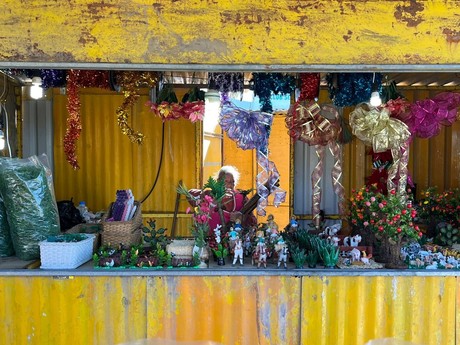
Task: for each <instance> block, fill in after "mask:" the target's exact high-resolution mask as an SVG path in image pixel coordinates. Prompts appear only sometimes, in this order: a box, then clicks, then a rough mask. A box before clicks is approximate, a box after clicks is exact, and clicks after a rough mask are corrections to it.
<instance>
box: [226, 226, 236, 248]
mask: <svg viewBox="0 0 460 345" xmlns="http://www.w3.org/2000/svg"><path fill="white" fill-rule="evenodd" d="M237 239H238V233H237V232H236V231H235V229H233V227H231V228H230V232H229V233H228V240H229V246H230V249H231V250H232V251H233V248H235V243H236V240H237Z"/></svg>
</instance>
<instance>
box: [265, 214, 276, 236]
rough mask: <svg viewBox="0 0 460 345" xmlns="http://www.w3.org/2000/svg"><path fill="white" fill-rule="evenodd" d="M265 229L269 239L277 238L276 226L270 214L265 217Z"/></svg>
mask: <svg viewBox="0 0 460 345" xmlns="http://www.w3.org/2000/svg"><path fill="white" fill-rule="evenodd" d="M267 228H268V229H267V230H268V231H269V233H270V237H272V238H273V237H278V224H276V222H275V217H274V216H273V215H272V214H269V215H268V217H267Z"/></svg>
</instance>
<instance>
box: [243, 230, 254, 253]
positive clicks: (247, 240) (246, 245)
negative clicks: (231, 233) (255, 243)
mask: <svg viewBox="0 0 460 345" xmlns="http://www.w3.org/2000/svg"><path fill="white" fill-rule="evenodd" d="M251 247H252V243H251V234H250V233H247V234H246V235H245V236H244V242H243V249H244V255H246V256H249V253H251Z"/></svg>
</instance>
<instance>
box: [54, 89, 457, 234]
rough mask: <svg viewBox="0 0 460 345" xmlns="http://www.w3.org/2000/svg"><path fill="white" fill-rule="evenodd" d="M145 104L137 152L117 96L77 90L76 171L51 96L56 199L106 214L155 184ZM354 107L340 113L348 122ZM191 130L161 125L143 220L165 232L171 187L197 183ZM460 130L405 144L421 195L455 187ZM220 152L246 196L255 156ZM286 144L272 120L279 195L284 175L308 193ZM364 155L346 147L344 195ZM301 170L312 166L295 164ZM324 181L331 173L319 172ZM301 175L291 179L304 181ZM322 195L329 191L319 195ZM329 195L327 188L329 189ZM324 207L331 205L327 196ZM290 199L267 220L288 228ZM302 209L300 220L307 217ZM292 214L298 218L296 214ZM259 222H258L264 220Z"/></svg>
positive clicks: (365, 165) (424, 93)
mask: <svg viewBox="0 0 460 345" xmlns="http://www.w3.org/2000/svg"><path fill="white" fill-rule="evenodd" d="M438 92H440V90H439V89H436V90H431V91H429V90H418V89H405V90H403V93H404V95H405V96H406V97H407V98H408V99H409V100H411V101H416V100H420V99H425V98H429V97H433V96H434V95H435V94H436V93H438ZM147 100H148V97H147V93H146V92H145V94H143V95H142V97H141V99H140V100H139V101H138V102H137V103H136V104H135V106H134V107H133V109H132V114H133V115H132V116H131V117H130V123H131V124H132V126H133V128H135V129H138V130H140V131H142V132H143V133H144V134H145V135H146V138H145V142H144V143H143V144H142V145H140V146H138V145H136V144H132V143H131V142H130V141H129V139H128V138H127V137H126V136H124V135H123V134H122V133H121V131H120V130H119V128H118V126H117V121H116V116H115V112H116V109H117V107H118V106H119V105H120V104H121V103H122V96H121V95H119V94H116V93H114V92H110V91H104V90H97V89H83V90H81V104H82V108H81V116H82V124H83V130H82V133H81V138H80V139H79V141H78V159H79V162H80V165H81V169H80V170H78V171H74V170H73V169H72V168H71V167H70V165H69V164H68V163H67V162H66V160H65V156H64V151H63V137H64V134H65V128H66V118H67V110H66V108H65V106H66V97H65V96H64V95H61V94H60V93H59V92H58V91H57V90H56V91H55V94H54V101H53V103H54V110H53V111H54V122H55V124H54V125H55V131H54V133H55V134H54V143H55V149H54V151H55V156H54V159H55V185H56V196H57V199H58V200H62V199H69V198H71V197H73V198H74V201H75V202H78V201H79V200H85V201H86V202H87V204H88V205H89V207H90V209H92V210H94V211H98V210H102V209H105V208H107V206H108V205H109V203H110V202H111V201H113V200H114V198H115V192H116V190H117V189H122V188H131V189H132V190H133V192H134V195H135V196H136V198H137V199H139V200H140V199H142V198H144V197H145V196H146V195H147V193H148V191H149V190H150V188H151V186H152V184H153V181H154V180H155V178H156V174H157V170H158V166H159V162H160V154H161V147H162V140H161V138H162V130H163V125H162V122H161V120H160V119H159V118H156V117H154V116H153V115H152V114H151V113H150V112H149V111H148V108H147V107H145V106H144V104H145V102H146V101H147ZM319 102H320V103H323V102H330V100H329V99H328V95H327V91H326V90H321V94H320V100H319ZM351 110H353V108H351V107H349V108H345V109H344V116H345V117H346V118H347V117H348V114H349V113H350V111H351ZM196 126H197V125H194V124H192V123H190V122H189V121H186V120H179V121H170V122H167V123H166V124H165V125H164V137H165V139H164V142H163V145H164V146H163V149H164V153H163V161H162V166H161V169H160V176H159V179H158V182H157V185H156V187H155V190H154V191H153V193H152V195H151V196H150V197H149V198H148V199H147V200H146V202H145V203H144V204H143V211H144V213H145V214H146V216H147V217H149V215H154V217H155V218H156V219H158V220H157V226H163V227H167V228H168V229H171V225H172V214H173V211H174V204H175V198H176V192H175V187H176V186H177V183H178V181H179V180H183V181H184V183H185V184H186V185H187V186H188V187H190V188H192V187H197V183H196V181H197V180H198V179H199V176H198V175H199V168H200V156H199V154H198V152H199V146H197V140H199V138H200V136H199V135H197V134H198V132H197V130H198V129H197V127H196ZM459 133H460V124H459V123H458V122H457V123H455V124H454V125H453V126H452V127H448V128H443V130H442V131H441V133H440V134H439V135H438V136H436V137H434V138H432V139H429V140H428V139H415V140H414V142H413V144H412V145H411V150H410V162H409V171H410V174H411V176H412V179H413V180H414V182H415V183H417V191H418V194H419V195H420V192H421V191H422V190H424V189H426V188H428V187H430V186H438V187H439V188H440V189H441V190H443V189H445V188H453V187H459V186H460V183H459V176H460V159H459V158H460V145H457V143H458V141H459V139H458V137H459ZM225 138H226V139H225V140H224V146H223V152H224V164H234V165H236V166H238V168H239V169H240V171H241V173H242V176H241V181H240V183H239V187H240V188H242V189H249V188H254V187H255V176H256V174H257V169H258V167H257V162H256V160H255V155H254V152H252V151H242V150H240V149H238V148H237V147H236V145H235V143H234V142H233V141H231V140H229V139H228V138H227V137H226V136H225ZM289 145H290V139H289V136H288V135H287V130H286V128H285V125H284V117H283V116H280V115H276V116H275V120H274V125H273V129H272V133H271V137H270V146H269V151H270V159H272V160H273V161H274V162H275V163H276V166H277V168H278V170H279V171H280V174H281V188H283V189H284V190H286V191H287V193H288V196H291V197H293V194H291V193H290V190H291V188H293V186H291V185H290V183H292V181H290V180H291V178H290V177H289V176H291V175H290V174H301V175H302V176H304V177H303V178H304V179H305V181H306V182H307V184H306V185H307V186H310V175H308V174H305V173H304V172H303V171H299V170H297V171H294V166H293V165H292V160H291V158H290V156H289V154H290V153H289V151H290V150H289ZM367 150H368V148H367V147H365V146H364V145H363V143H362V142H361V141H359V140H358V139H356V138H354V139H353V141H352V142H351V143H349V144H347V145H345V147H344V156H343V185H344V187H345V191H346V194H347V195H349V193H350V190H351V189H352V188H359V187H361V186H362V185H363V184H364V181H365V177H366V176H368V175H370V174H371V167H372V159H371V156H370V155H368V154H366V152H367ZM308 157H309V156H308V155H306V154H303V155H300V156H299V155H297V156H296V159H301V160H302V159H304V160H308ZM298 163H299V166H305V165H307V168H308V167H310V165H311V164H310V163H308V162H307V161H305V162H303V163H302V162H298ZM325 174H330V172H329V171H326V170H325ZM302 176H300V177H299V176H296V178H297V179H300V180H298V181H300V182H302ZM325 191H326V192H327V189H325ZM329 191H330V189H329ZM295 192H296V193H301V194H300V197H299V198H306V199H308V198H310V196H309V195H307V194H306V192H305V189H302V188H296V189H295ZM323 199H324V200H327V199H330V198H328V196H327V195H324V196H323ZM181 200H182V201H181V202H180V212H181V214H180V215H179V222H178V227H177V229H176V234H177V235H182V236H188V235H189V234H190V231H189V224H190V221H189V218H190V217H189V216H188V215H185V214H184V211H185V209H186V207H187V206H188V204H187V202H186V201H185V199H184V198H182V199H181ZM290 205H291V206H292V203H291V204H290V203H289V200H287V201H286V203H284V204H282V205H281V207H280V208H278V209H277V208H275V207H273V206H270V207H269V208H267V214H270V213H273V214H274V215H275V219H276V220H277V222H278V223H279V225H280V226H284V224H287V222H288V214H289V211H288V207H289V206H290ZM309 211H310V210H307V212H306V214H309V213H310V212H309ZM296 213H298V212H297V211H296ZM262 220H263V219H262Z"/></svg>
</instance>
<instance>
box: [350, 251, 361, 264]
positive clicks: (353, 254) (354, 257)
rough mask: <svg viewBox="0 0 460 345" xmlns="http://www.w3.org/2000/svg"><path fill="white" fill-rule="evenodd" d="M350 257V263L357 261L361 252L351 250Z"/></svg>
mask: <svg viewBox="0 0 460 345" xmlns="http://www.w3.org/2000/svg"><path fill="white" fill-rule="evenodd" d="M350 255H351V261H359V260H360V259H361V252H360V251H359V250H358V249H356V248H353V249H352V250H351V251H350Z"/></svg>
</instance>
